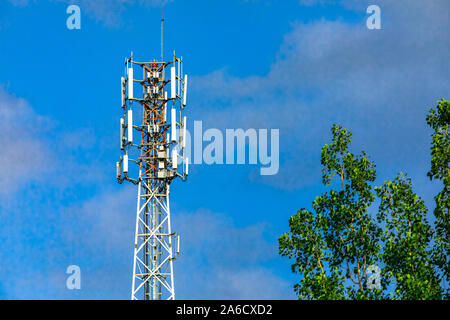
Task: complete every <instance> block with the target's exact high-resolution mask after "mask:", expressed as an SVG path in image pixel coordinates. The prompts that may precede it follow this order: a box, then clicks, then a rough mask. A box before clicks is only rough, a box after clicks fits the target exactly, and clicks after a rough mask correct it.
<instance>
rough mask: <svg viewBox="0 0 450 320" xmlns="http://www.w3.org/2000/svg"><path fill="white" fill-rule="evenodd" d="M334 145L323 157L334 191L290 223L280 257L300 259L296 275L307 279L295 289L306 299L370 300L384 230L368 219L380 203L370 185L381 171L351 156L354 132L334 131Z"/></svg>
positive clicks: (373, 295)
mask: <svg viewBox="0 0 450 320" xmlns="http://www.w3.org/2000/svg"><path fill="white" fill-rule="evenodd" d="M332 134H333V140H332V143H331V144H330V145H325V146H324V147H323V148H322V152H321V163H322V166H323V171H322V179H323V183H324V184H325V185H327V186H331V185H332V182H335V181H336V183H333V187H334V188H331V190H330V191H329V192H327V193H324V194H322V195H321V196H320V197H317V198H316V199H315V201H314V202H313V209H314V211H315V213H312V212H310V211H308V210H306V209H304V208H302V209H301V210H299V211H298V212H297V214H295V215H294V216H292V217H291V218H290V220H289V227H290V232H289V233H285V234H283V235H282V236H281V237H280V239H279V249H280V254H281V255H283V256H288V257H290V258H295V262H294V264H293V265H292V271H293V272H298V273H300V274H301V275H302V278H301V281H300V283H298V284H296V285H295V286H294V289H295V291H296V292H297V294H298V296H299V298H300V299H370V298H380V297H382V292H383V288H380V290H378V289H374V290H369V288H368V287H367V278H368V273H367V271H368V267H369V266H371V265H373V264H376V263H377V262H378V260H379V259H378V256H379V252H380V246H379V242H380V236H381V229H380V228H379V227H378V226H377V225H376V223H375V221H374V219H373V218H372V217H371V216H370V214H369V213H368V208H369V206H370V205H371V204H372V203H373V201H374V200H375V194H374V192H373V188H372V187H371V186H370V183H371V182H373V181H374V180H375V178H376V173H375V165H374V164H373V162H372V161H370V160H369V159H368V157H367V155H366V154H365V153H364V152H362V154H361V155H354V154H352V153H350V152H349V151H348V147H349V144H350V142H351V140H352V134H351V132H350V131H349V130H347V129H344V128H342V127H341V126H338V125H334V126H333V127H332Z"/></svg>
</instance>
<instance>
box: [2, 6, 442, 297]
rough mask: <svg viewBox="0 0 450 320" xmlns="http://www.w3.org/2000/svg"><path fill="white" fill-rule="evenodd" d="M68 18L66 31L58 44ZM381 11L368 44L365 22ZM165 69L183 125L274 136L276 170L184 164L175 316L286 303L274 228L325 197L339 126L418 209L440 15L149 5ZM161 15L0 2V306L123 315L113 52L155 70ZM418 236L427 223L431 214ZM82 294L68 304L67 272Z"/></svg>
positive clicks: (129, 238) (128, 201)
mask: <svg viewBox="0 0 450 320" xmlns="http://www.w3.org/2000/svg"><path fill="white" fill-rule="evenodd" d="M69 3H75V4H78V5H79V6H80V8H81V19H82V22H81V23H82V25H81V30H68V29H67V28H66V19H67V17H68V15H67V14H66V8H67V6H68V5H69ZM369 4H377V5H379V6H380V8H381V18H382V29H381V30H368V29H367V28H366V19H367V17H368V14H367V13H366V8H367V7H368V5H369ZM164 12H165V20H166V23H165V56H169V55H171V53H172V51H173V50H176V52H177V54H179V55H182V56H183V60H184V62H185V64H184V70H185V71H186V72H187V73H188V74H189V75H190V77H191V78H190V79H191V80H190V86H189V97H188V99H189V107H188V108H187V109H186V112H187V114H188V117H189V119H190V121H189V123H190V126H191V127H192V121H194V120H202V121H203V127H204V129H207V128H219V129H225V128H244V129H247V128H256V129H258V128H269V129H271V128H276V129H279V130H280V170H279V173H278V174H277V175H274V176H260V175H259V166H255V165H206V164H203V165H192V167H191V169H190V176H189V179H188V181H187V182H186V183H182V182H181V181H175V182H174V185H173V186H172V188H171V191H172V193H171V205H172V214H173V219H172V221H173V224H174V228H175V230H177V232H178V233H179V234H181V241H182V242H181V246H182V255H181V256H180V257H179V259H178V260H177V261H176V262H175V264H174V269H175V288H176V292H177V298H179V299H182V298H184V299H194V298H204V299H215V298H224V299H227V298H237V299H240V298H273V299H293V298H295V296H294V294H293V290H292V285H293V283H294V282H295V280H296V278H297V276H296V275H293V274H291V272H290V263H289V261H288V260H287V259H285V258H281V257H279V256H278V254H277V239H278V237H279V235H280V234H281V233H283V232H286V231H288V218H289V217H290V216H291V215H292V214H294V213H295V212H296V211H297V210H298V209H300V208H301V207H307V208H309V207H310V204H311V201H312V200H313V199H314V198H315V196H317V195H319V194H320V193H321V192H323V191H325V189H324V188H323V186H322V185H321V178H320V174H321V171H320V169H321V168H320V149H321V147H322V145H323V144H325V143H327V142H328V141H329V140H330V128H331V125H332V124H333V123H334V122H338V123H340V124H342V125H343V126H345V127H348V128H349V129H351V130H352V131H353V135H354V142H353V144H352V150H354V151H355V152H359V151H360V150H361V149H364V150H365V151H366V152H367V153H368V154H369V155H370V157H371V159H372V160H374V161H375V163H376V165H377V173H378V179H377V182H376V184H377V185H379V184H381V183H382V182H383V181H384V180H387V179H393V178H394V177H395V175H396V173H397V172H399V171H403V172H407V173H408V175H409V176H410V177H411V178H412V180H413V183H414V185H415V191H416V192H417V193H418V194H419V195H421V196H422V197H423V198H424V199H425V201H426V203H427V204H428V206H429V208H433V196H434V194H436V193H437V192H438V190H439V188H440V186H439V184H438V183H434V182H430V181H429V180H428V178H427V177H426V172H427V170H428V167H429V162H430V156H429V151H428V150H429V144H430V137H429V135H430V133H431V131H430V130H429V129H428V128H427V126H426V123H425V115H426V113H427V111H428V110H429V109H430V108H431V107H434V106H435V104H436V101H437V100H438V99H440V98H442V97H444V98H447V99H448V98H449V97H448V94H449V93H450V82H449V76H450V69H449V61H450V50H449V48H450V37H449V36H448V30H450V17H449V16H450V4H449V2H448V0H430V1H421V0H408V1H406V0H404V1H388V0H376V1H370V2H369V1H365V0H334V1H332V0H330V1H325V0H297V1H294V0H292V1H283V2H281V1H271V0H249V1H242V0H229V1H218V0H214V1H211V0H210V1H196V0H191V1H179V0H174V1H170V2H168V3H166V5H165V8H164ZM160 17H161V6H160V1H157V0H150V1H145V0H141V1H133V0H128V1H125V0H111V1H104V0H103V1H92V0H81V1H65V0H54V1H32V0H29V1H26V0H0V61H1V62H0V66H1V72H0V121H1V126H0V141H1V142H2V148H1V151H0V168H1V169H2V174H1V175H0V261H1V263H0V298H1V299H49V298H50V299H80V298H81V299H128V298H129V294H130V288H131V272H132V249H133V241H134V234H133V233H134V223H135V211H134V210H135V204H136V189H135V188H134V187H133V186H131V185H118V184H117V182H116V179H115V161H117V160H118V157H119V154H120V152H119V147H118V143H117V142H118V141H119V138H118V135H119V132H118V119H119V117H120V116H121V109H120V104H119V101H120V91H119V82H120V77H121V76H122V73H123V64H122V63H123V60H124V58H125V57H126V56H129V54H130V51H133V52H134V56H135V58H136V59H138V60H147V59H153V58H156V59H157V58H159V54H160V47H159V44H160V38H159V35H160V29H159V23H160V21H159V20H160ZM430 220H432V217H431V215H430ZM72 264H76V265H78V266H80V268H81V272H82V289H81V290H67V289H66V287H65V281H66V277H67V275H66V274H65V270H66V268H67V266H69V265H72Z"/></svg>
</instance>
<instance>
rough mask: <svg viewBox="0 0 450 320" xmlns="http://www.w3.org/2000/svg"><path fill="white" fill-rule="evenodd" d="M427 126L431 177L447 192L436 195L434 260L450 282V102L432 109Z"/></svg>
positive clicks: (444, 102) (429, 174)
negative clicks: (429, 133) (429, 141)
mask: <svg viewBox="0 0 450 320" xmlns="http://www.w3.org/2000/svg"><path fill="white" fill-rule="evenodd" d="M427 123H428V125H429V126H430V127H431V128H432V129H433V134H432V135H431V138H432V142H431V169H430V171H429V172H428V177H429V178H430V179H431V180H433V179H437V180H440V181H442V184H443V189H442V191H441V192H439V194H438V195H436V197H435V198H434V199H435V202H436V207H435V209H434V216H435V217H436V222H435V229H436V246H435V250H434V255H433V258H434V261H435V263H436V265H437V266H438V268H439V269H440V270H441V272H442V273H443V275H444V277H445V278H446V282H447V283H449V282H450V262H449V256H450V212H449V210H450V168H449V161H450V136H449V134H450V133H449V126H450V101H446V100H444V99H442V100H441V101H439V102H438V105H437V107H436V109H431V110H430V111H429V113H428V115H427ZM446 297H447V298H449V297H450V291H449V289H448V288H447V289H446Z"/></svg>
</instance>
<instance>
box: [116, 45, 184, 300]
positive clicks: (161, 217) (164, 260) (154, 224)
mask: <svg viewBox="0 0 450 320" xmlns="http://www.w3.org/2000/svg"><path fill="white" fill-rule="evenodd" d="M161 47H162V46H161ZM169 68H170V69H169ZM135 69H137V70H139V71H140V72H141V73H142V79H136V78H135V77H134V75H135V74H136V73H135V72H134V71H135ZM166 70H170V76H169V77H167V79H166ZM138 86H139V89H142V97H140V98H138V97H136V96H135V95H134V92H135V91H134V89H135V88H137V87H138ZM121 87H122V92H121V93H122V108H123V113H124V114H123V117H122V118H121V119H120V149H121V153H122V155H121V157H120V161H119V162H117V180H118V181H119V183H122V182H123V181H129V182H132V183H133V184H135V185H137V186H138V198H137V209H136V235H135V241H134V263H133V280H132V290H131V299H133V300H135V299H141V298H142V299H145V300H159V299H168V300H169V299H175V287H174V277H173V265H172V263H173V260H174V259H175V258H176V256H177V255H178V253H179V241H180V238H179V236H177V235H176V233H175V232H173V231H172V229H171V221H170V206H169V190H170V184H171V182H172V181H173V180H174V179H175V178H176V177H180V178H181V179H182V180H183V181H185V180H186V178H187V176H188V164H189V159H188V158H187V157H186V156H185V147H186V117H185V116H182V111H183V109H184V108H185V107H186V88H187V75H184V76H183V58H177V57H176V56H175V52H174V54H173V60H172V61H169V62H164V61H163V57H162V50H161V61H156V60H155V61H151V62H137V61H134V60H133V53H131V57H130V58H128V59H125V77H122V79H121ZM166 88H170V97H168V94H167V91H166ZM168 111H170V112H169V113H168ZM133 116H134V119H139V120H141V119H142V121H139V123H137V124H136V123H133ZM136 133H137V134H138V135H140V142H139V143H135V142H134V140H133V136H134V135H135V134H136Z"/></svg>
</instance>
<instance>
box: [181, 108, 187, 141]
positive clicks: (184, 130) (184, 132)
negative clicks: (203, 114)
mask: <svg viewBox="0 0 450 320" xmlns="http://www.w3.org/2000/svg"><path fill="white" fill-rule="evenodd" d="M181 147H182V148H183V149H184V148H186V116H184V117H183V137H182V141H181Z"/></svg>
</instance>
